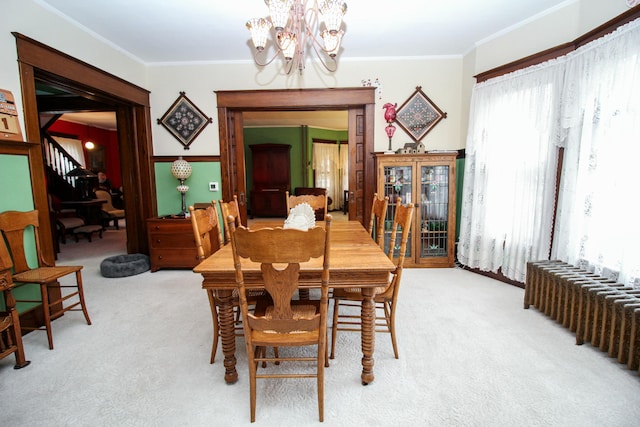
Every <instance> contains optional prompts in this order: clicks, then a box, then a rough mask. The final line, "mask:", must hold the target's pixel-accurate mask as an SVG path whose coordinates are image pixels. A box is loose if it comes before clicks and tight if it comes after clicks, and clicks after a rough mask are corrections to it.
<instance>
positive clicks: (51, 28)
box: [0, 0, 146, 135]
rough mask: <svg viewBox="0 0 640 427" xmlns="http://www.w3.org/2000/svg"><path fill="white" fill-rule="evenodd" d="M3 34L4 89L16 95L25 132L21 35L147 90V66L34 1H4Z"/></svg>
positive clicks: (0, 6)
mask: <svg viewBox="0 0 640 427" xmlns="http://www.w3.org/2000/svg"><path fill="white" fill-rule="evenodd" d="M0 11H1V12H0V13H1V16H2V22H3V24H2V31H0V58H2V61H0V88H2V89H6V90H9V91H11V93H13V96H14V98H15V100H16V107H17V108H18V111H19V112H20V125H21V127H22V134H23V135H25V132H24V116H23V114H22V108H23V107H22V96H21V91H20V75H19V73H18V62H17V59H18V55H17V51H16V39H15V37H14V36H13V35H12V34H11V33H12V32H16V33H20V34H22V35H24V36H27V37H30V38H32V39H34V40H37V41H39V42H41V43H44V44H46V45H48V46H50V47H52V48H54V49H58V50H59V51H61V52H64V53H66V54H68V55H70V56H73V57H75V58H77V59H80V60H82V61H84V62H87V63H89V64H91V65H93V66H95V67H97V68H101V69H103V70H106V71H107V72H109V73H111V74H113V75H115V76H118V77H120V78H122V79H124V80H126V81H128V82H130V83H133V84H135V85H138V86H141V87H145V86H146V81H145V77H146V70H145V66H144V64H143V63H141V62H140V61H138V60H135V59H133V58H131V57H130V56H128V55H126V54H124V53H123V52H122V51H120V50H117V49H115V48H114V47H113V46H111V45H109V44H107V43H105V42H104V41H102V40H99V39H98V38H96V37H94V36H93V35H91V34H89V33H88V32H87V31H88V30H87V29H82V28H78V27H77V26H75V25H73V24H71V23H70V22H68V21H67V20H65V19H63V18H61V17H60V16H58V15H56V14H54V13H52V12H51V11H50V10H49V9H48V8H47V9H45V8H43V7H42V6H41V5H40V4H39V3H38V2H37V1H34V0H1V3H0Z"/></svg>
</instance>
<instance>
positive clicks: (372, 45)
mask: <svg viewBox="0 0 640 427" xmlns="http://www.w3.org/2000/svg"><path fill="white" fill-rule="evenodd" d="M37 1H38V2H39V3H40V4H42V5H43V6H45V7H47V8H49V9H50V10H52V11H53V12H55V13H58V14H60V15H62V16H65V17H67V18H68V19H69V20H70V22H72V23H75V24H77V25H80V26H82V27H84V28H85V29H86V30H88V31H90V32H92V33H94V34H96V35H98V36H99V37H101V38H102V39H104V40H106V41H108V42H109V43H111V44H113V45H114V46H117V47H118V48H119V49H121V50H123V51H125V52H127V53H129V54H130V55H131V56H133V57H135V58H137V59H139V60H140V61H142V62H144V63H148V64H150V63H166V62H171V63H175V62H190V61H246V60H251V58H252V49H253V47H252V43H251V41H250V36H249V31H247V29H246V27H245V23H246V22H247V20H248V19H250V18H255V17H264V16H266V15H267V6H266V5H265V4H264V2H263V1H262V0H233V1H222V0H182V1H169V0H133V1H132V0H90V1H78V0H37ZM572 1H574V0H455V1H452V0H439V1H435V0H393V1H389V0H353V1H347V6H348V9H347V13H346V15H345V17H344V25H345V29H346V34H345V36H344V38H343V50H342V52H341V53H340V54H339V59H344V60H347V59H353V58H380V57H398V56H400V57H413V56H434V55H436V56H442V55H463V54H465V53H467V52H469V51H470V50H471V49H472V48H473V47H474V46H475V45H476V43H478V42H481V41H483V40H485V39H488V38H491V37H492V36H494V35H496V34H499V33H501V32H503V31H505V30H506V29H508V28H511V27H513V26H518V25H520V24H522V23H523V22H525V21H527V20H528V19H530V18H532V17H533V16H536V15H538V14H541V13H544V12H546V11H548V10H549V9H552V8H555V7H556V6H558V5H560V4H562V3H570V2H572Z"/></svg>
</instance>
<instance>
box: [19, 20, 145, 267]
mask: <svg viewBox="0 0 640 427" xmlns="http://www.w3.org/2000/svg"><path fill="white" fill-rule="evenodd" d="M12 34H13V35H14V37H15V38H16V47H17V53H18V65H19V73H20V85H21V90H22V102H23V105H24V120H25V130H26V140H27V141H32V142H38V143H39V144H42V142H41V136H40V117H39V112H38V105H37V100H36V80H37V78H38V76H46V77H47V78H49V79H52V80H55V81H59V82H61V83H64V84H65V85H66V86H67V87H69V88H73V89H74V90H77V91H78V92H79V93H82V94H83V95H86V96H88V97H91V96H93V94H95V95H96V96H97V97H100V98H104V99H109V100H110V101H112V102H113V104H114V106H115V107H114V109H115V111H116V118H117V126H118V144H119V147H120V163H121V170H122V180H123V182H122V184H123V187H124V193H125V194H126V197H125V210H126V212H127V217H126V220H127V252H128V253H137V252H141V253H148V240H147V235H146V225H145V220H146V218H149V217H152V216H155V212H156V211H157V208H156V197H155V194H156V192H155V175H154V171H153V165H152V162H151V153H152V152H153V146H152V141H151V117H150V103H149V91H148V90H146V89H143V88H141V87H138V86H136V85H134V84H132V83H129V82H127V81H125V80H123V79H121V78H119V77H116V76H114V75H112V74H109V73H107V72H105V71H103V70H101V69H99V68H96V67H94V66H92V65H90V64H87V63H85V62H83V61H80V60H78V59H76V58H74V57H72V56H69V55H67V54H65V53H63V52H60V51H58V50H56V49H54V48H51V47H49V46H47V45H45V44H42V43H40V42H38V41H36V40H33V39H31V38H29V37H26V36H24V35H22V34H20V33H16V32H14V33H12ZM34 165H35V166H34V168H33V169H32V170H31V176H32V180H35V181H38V182H40V181H41V182H44V180H45V169H44V160H43V157H42V153H40V162H35V163H34ZM46 188H47V187H46V185H41V186H36V187H34V189H33V191H34V194H33V198H34V205H35V208H36V209H38V210H39V211H40V212H43V213H44V214H47V215H48V212H49V206H48V198H47V189H46ZM41 224H42V223H41ZM43 225H44V224H43ZM47 229H49V222H48V221H46V226H45V227H44V229H43V233H42V240H43V242H41V243H42V247H43V250H44V251H45V252H46V253H47V254H48V255H49V256H48V258H49V259H54V254H53V241H52V237H51V232H50V230H49V232H46V231H47Z"/></svg>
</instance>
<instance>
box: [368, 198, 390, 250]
mask: <svg viewBox="0 0 640 427" xmlns="http://www.w3.org/2000/svg"><path fill="white" fill-rule="evenodd" d="M388 205H389V196H386V197H385V198H384V199H381V198H379V197H378V193H376V194H374V195H373V203H372V204H371V220H370V221H369V228H368V231H369V235H370V236H371V237H373V240H375V241H376V242H378V246H380V248H382V250H384V221H385V218H386V216H387V206H388ZM374 228H375V234H374Z"/></svg>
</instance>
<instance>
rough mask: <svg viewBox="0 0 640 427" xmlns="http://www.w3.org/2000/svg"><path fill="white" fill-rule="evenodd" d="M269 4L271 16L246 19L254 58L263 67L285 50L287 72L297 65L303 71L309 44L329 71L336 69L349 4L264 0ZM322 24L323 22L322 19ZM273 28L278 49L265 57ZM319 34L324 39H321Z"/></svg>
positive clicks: (323, 0)
mask: <svg viewBox="0 0 640 427" xmlns="http://www.w3.org/2000/svg"><path fill="white" fill-rule="evenodd" d="M264 2H265V3H266V4H267V6H268V7H269V17H267V18H253V19H250V20H249V21H247V28H248V29H249V31H250V32H251V39H252V40H253V45H254V46H255V48H256V50H255V53H254V60H255V62H256V64H258V65H260V66H265V65H269V64H270V63H271V62H273V60H274V59H275V58H276V57H277V56H278V54H280V53H282V56H283V57H284V60H285V72H286V73H287V74H289V73H290V72H291V71H292V70H293V69H294V68H297V69H298V70H299V71H300V73H301V74H302V70H303V69H304V61H305V48H306V46H307V45H308V46H310V47H311V48H312V49H313V51H314V52H315V53H316V55H317V57H318V59H319V60H320V62H321V63H322V65H323V66H324V67H325V68H326V69H327V70H328V71H331V72H333V71H336V69H337V66H338V64H337V62H336V54H337V53H338V50H339V49H340V41H341V40H342V36H343V35H344V31H343V30H342V29H341V28H340V27H341V26H342V17H343V16H344V14H345V13H346V12H347V4H346V3H345V2H343V1H340V0H264ZM320 21H322V24H323V25H321V22H320ZM272 28H273V29H274V32H273V33H272V34H273V40H274V45H275V47H276V52H275V54H274V55H273V56H272V57H271V58H265V56H266V51H265V47H266V45H267V38H268V37H269V33H270V32H271V29H272ZM317 36H320V37H321V38H322V42H321V41H320V40H319V38H318V37H317Z"/></svg>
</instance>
